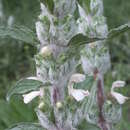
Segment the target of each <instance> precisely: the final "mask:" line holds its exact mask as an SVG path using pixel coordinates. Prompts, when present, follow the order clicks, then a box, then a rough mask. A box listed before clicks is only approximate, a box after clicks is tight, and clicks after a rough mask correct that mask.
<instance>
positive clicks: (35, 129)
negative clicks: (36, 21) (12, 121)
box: [6, 123, 45, 130]
mask: <svg viewBox="0 0 130 130" xmlns="http://www.w3.org/2000/svg"><path fill="white" fill-rule="evenodd" d="M6 130H45V129H43V128H42V127H41V126H40V125H39V124H34V123H19V124H16V125H14V126H12V127H11V128H8V129H6Z"/></svg>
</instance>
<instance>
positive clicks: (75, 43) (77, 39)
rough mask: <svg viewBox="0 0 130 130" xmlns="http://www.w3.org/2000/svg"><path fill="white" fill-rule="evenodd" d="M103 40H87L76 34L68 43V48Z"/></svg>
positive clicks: (87, 38)
mask: <svg viewBox="0 0 130 130" xmlns="http://www.w3.org/2000/svg"><path fill="white" fill-rule="evenodd" d="M104 39H105V38H89V37H87V36H85V35H83V34H77V35H76V36H74V37H73V38H72V39H71V40H70V41H69V43H68V46H80V45H82V44H87V43H91V42H96V41H99V40H104Z"/></svg>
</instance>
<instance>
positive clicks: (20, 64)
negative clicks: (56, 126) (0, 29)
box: [0, 0, 130, 130]
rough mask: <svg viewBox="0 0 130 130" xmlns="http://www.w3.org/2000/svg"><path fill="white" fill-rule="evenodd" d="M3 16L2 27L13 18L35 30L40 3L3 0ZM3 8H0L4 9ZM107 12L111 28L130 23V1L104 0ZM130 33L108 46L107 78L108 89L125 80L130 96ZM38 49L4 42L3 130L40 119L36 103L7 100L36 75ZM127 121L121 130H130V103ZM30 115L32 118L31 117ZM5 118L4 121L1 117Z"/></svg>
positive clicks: (0, 45) (0, 49)
mask: <svg viewBox="0 0 130 130" xmlns="http://www.w3.org/2000/svg"><path fill="white" fill-rule="evenodd" d="M2 5H3V9H2V10H1V11H3V12H2V13H3V16H2V17H0V25H2V26H3V25H4V26H7V25H8V21H9V18H10V16H13V18H14V22H13V24H17V25H26V26H27V27H29V28H31V29H33V30H35V28H34V27H35V21H36V19H37V16H38V14H39V12H40V6H39V5H40V4H39V1H38V0H33V1H32V0H19V1H18V0H3V1H2ZM1 8H2V7H0V9H1ZM104 11H105V13H104V14H105V16H106V18H107V22H108V26H109V28H113V27H117V26H119V25H121V24H124V23H127V22H129V21H130V15H129V14H130V1H129V0H125V1H124V0H114V1H113V0H104ZM129 36H130V32H128V33H125V34H123V35H121V36H119V37H118V38H115V39H113V40H112V41H111V42H109V43H108V45H109V48H110V53H111V60H112V71H110V72H109V73H108V74H107V75H106V78H105V79H106V80H105V82H106V84H107V89H109V87H111V83H112V81H114V80H119V79H122V80H125V81H126V82H127V88H126V89H125V90H120V91H122V92H123V93H125V95H128V96H129V97H130V93H129V91H130V60H129V58H130V51H129V49H130V37H129ZM35 53H36V50H35V48H33V47H32V46H31V45H26V44H25V43H23V42H19V41H15V40H12V39H10V38H6V39H0V130H4V129H5V128H7V127H9V126H10V125H11V124H13V123H17V122H22V121H27V122H31V121H34V120H37V119H36V116H35V114H34V112H33V108H34V106H35V103H34V102H33V103H32V104H31V105H28V106H27V105H26V106H25V105H24V104H23V102H22V101H21V100H20V98H18V99H17V100H16V98H15V97H14V98H15V100H12V101H11V103H7V102H6V101H5V96H6V93H7V90H8V89H9V87H11V86H12V85H13V84H14V83H15V81H17V80H19V79H20V78H21V77H25V76H29V75H33V73H34V72H35V69H34V61H33V55H34V54H35ZM123 109H124V111H123V119H122V120H121V122H120V123H119V125H118V126H117V129H118V130H129V129H130V124H129V121H130V114H129V113H130V102H129V101H128V102H127V103H126V104H125V105H123ZM27 115H28V116H27ZM1 117H2V118H1Z"/></svg>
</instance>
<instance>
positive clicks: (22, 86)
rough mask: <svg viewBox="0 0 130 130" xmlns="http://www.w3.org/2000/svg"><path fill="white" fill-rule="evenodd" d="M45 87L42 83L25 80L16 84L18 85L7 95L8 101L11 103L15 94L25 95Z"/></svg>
mask: <svg viewBox="0 0 130 130" xmlns="http://www.w3.org/2000/svg"><path fill="white" fill-rule="evenodd" d="M42 85H43V83H42V82H41V81H38V80H32V79H23V80H20V81H18V82H17V83H16V85H15V86H14V87H13V88H11V89H10V90H9V92H8V93H7V100H8V101H9V100H10V98H11V96H12V95H14V94H24V93H27V92H30V91H35V90H37V89H38V88H40V87H41V86H42Z"/></svg>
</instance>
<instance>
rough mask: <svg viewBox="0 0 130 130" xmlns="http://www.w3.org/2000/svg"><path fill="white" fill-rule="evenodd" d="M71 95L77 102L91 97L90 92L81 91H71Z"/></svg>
mask: <svg viewBox="0 0 130 130" xmlns="http://www.w3.org/2000/svg"><path fill="white" fill-rule="evenodd" d="M71 95H72V96H73V97H74V98H75V99H76V100H77V101H82V100H83V99H84V98H85V97H86V96H88V95H89V92H88V91H85V90H81V89H73V90H72V91H71Z"/></svg>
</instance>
